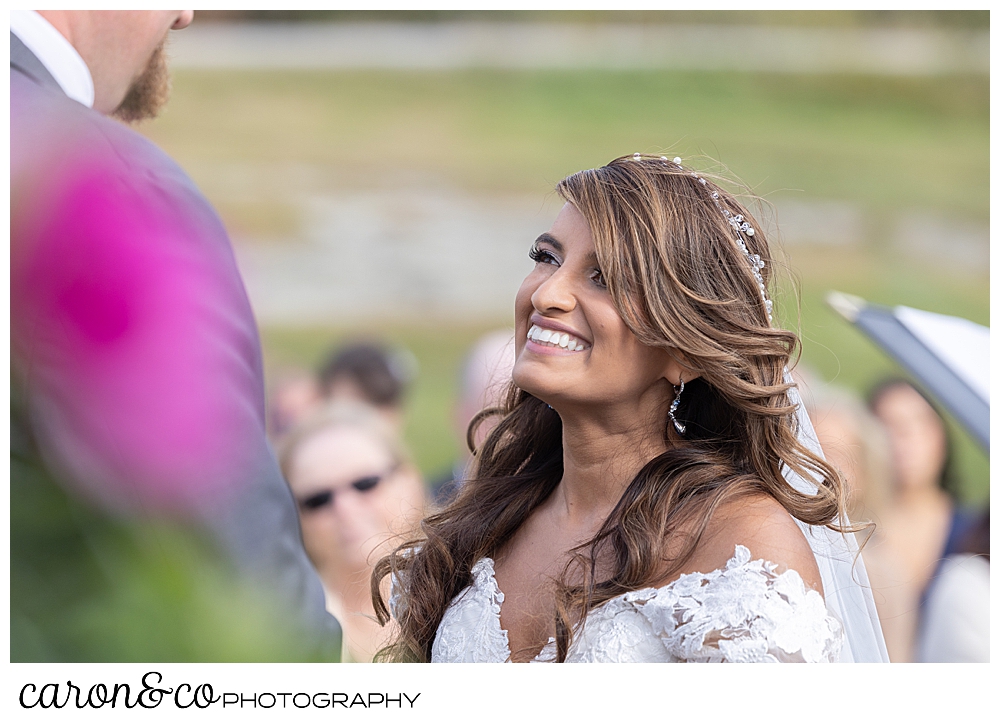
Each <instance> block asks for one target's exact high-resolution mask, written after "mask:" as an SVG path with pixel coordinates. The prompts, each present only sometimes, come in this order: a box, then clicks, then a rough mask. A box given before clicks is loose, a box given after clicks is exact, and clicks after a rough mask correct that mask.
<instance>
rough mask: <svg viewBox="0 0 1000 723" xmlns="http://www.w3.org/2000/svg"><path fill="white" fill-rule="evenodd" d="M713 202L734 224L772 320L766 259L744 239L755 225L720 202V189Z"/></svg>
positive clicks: (702, 181)
mask: <svg viewBox="0 0 1000 723" xmlns="http://www.w3.org/2000/svg"><path fill="white" fill-rule="evenodd" d="M632 160H635V161H641V160H642V154H641V153H634V154H633V155H632ZM660 160H662V161H666V162H667V163H669V162H670V160H669V159H668V158H667V157H666V156H660ZM673 162H674V164H675V165H677V166H678V167H680V166H681V159H680V158H679V157H678V158H674V161H673ZM691 175H692V176H693V177H694V178H696V179H698V183H700V184H701V185H703V186H707V185H708V181H706V180H705V179H704V178H702V177H701V176H699V175H698V174H697V173H692V174H691ZM712 203H714V204H715V207H716V208H717V209H719V211H720V212H721V213H722V215H723V216H725V217H726V220H727V221H728V222H729V225H730V226H732V227H733V229H734V230H735V231H736V243H737V244H739V247H740V250H741V251H743V255H744V256H746V257H747V263H749V264H750V272H751V273H752V274H753V277H754V279H755V280H756V281H757V290H758V291H759V292H760V298H761V299H762V300H763V302H764V309H765V310H766V311H767V320H768V321H772V311H773V310H774V303H773V302H772V301H771V300H770V299H769V298H767V288H766V287H765V286H764V277H763V275H761V273H760V272H761V271H762V270H763V269H764V266H765V263H764V260H763V259H762V258H761V257H760V254H753V253H750V248H749V247H748V246H747V243H746V240H745V239H744V235H746V236H748V237H749V236H753V235H754V230H753V227H752V226H751V225H750V224H749V223H748V222H747V221H745V220H744V219H743V214H736V215H735V216H734V215H733V214H732V213H731V212H730V211H729V209H728V208H723V207H722V204H721V203H719V192H718V191H712Z"/></svg>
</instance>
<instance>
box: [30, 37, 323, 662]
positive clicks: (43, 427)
mask: <svg viewBox="0 0 1000 723" xmlns="http://www.w3.org/2000/svg"><path fill="white" fill-rule="evenodd" d="M10 47H11V139H10V145H11V204H12V209H11V214H12V238H11V249H12V252H11V253H12V271H11V325H12V329H11V338H12V361H14V362H16V367H17V369H19V370H22V371H23V370H28V372H27V373H24V374H20V376H16V377H15V378H16V379H17V383H18V384H19V385H21V388H20V389H19V390H18V395H19V396H20V397H23V399H24V401H25V407H26V409H27V415H28V417H29V419H28V420H25V425H24V427H25V429H27V430H28V431H29V433H30V434H32V435H33V436H34V437H35V438H36V440H37V443H38V446H39V448H40V449H41V450H42V452H43V458H44V459H46V460H50V459H55V460H58V461H59V465H58V467H59V474H57V475H56V476H57V477H58V476H59V475H63V476H64V477H66V476H69V477H72V476H73V475H74V474H75V473H76V472H78V471H79V472H80V476H81V477H83V476H84V474H83V472H84V470H83V469H82V467H80V468H79V469H78V468H77V467H74V465H77V464H78V460H80V459H83V460H85V461H86V471H87V472H88V473H90V475H91V476H94V475H93V472H94V470H98V471H100V473H101V474H103V475H105V476H106V477H107V478H108V479H115V480H116V481H117V482H118V483H119V485H120V489H124V490H128V489H130V485H132V484H133V483H135V484H137V485H140V486H141V484H142V483H148V482H146V481H148V480H150V479H154V480H157V482H158V484H160V485H161V486H162V487H165V488H169V487H170V486H171V485H174V484H175V483H176V486H177V488H178V489H184V485H185V484H188V480H185V479H170V478H169V471H170V470H172V469H177V470H184V469H186V468H185V467H184V466H183V465H184V464H186V463H187V462H186V461H185V460H186V459H187V457H185V455H187V454H188V449H187V448H188V447H197V445H198V443H199V442H203V441H204V436H205V435H209V436H210V435H211V434H212V433H213V432H214V427H213V424H214V421H211V422H210V421H206V420H205V419H201V418H199V415H201V416H202V417H204V416H205V415H211V416H210V417H208V418H209V419H210V420H218V419H222V420H225V422H226V424H227V425H228V426H227V429H231V430H238V431H239V435H238V438H235V439H230V438H222V437H220V441H219V442H218V443H217V444H216V443H215V442H214V441H213V444H215V446H214V447H212V446H211V445H209V448H208V450H207V451H206V453H205V454H206V455H208V456H209V457H210V458H211V459H212V461H213V463H218V462H219V460H220V459H222V462H223V463H225V461H226V459H228V458H231V459H232V464H231V466H230V467H229V469H222V471H221V472H219V473H218V474H220V475H222V476H226V475H227V474H230V475H231V476H233V477H235V478H236V479H234V480H233V482H232V484H230V485H229V486H228V487H227V486H225V485H220V486H219V489H220V490H222V492H220V493H219V494H217V495H215V496H214V497H212V498H211V501H209V502H206V503H205V504H204V506H203V507H202V508H201V509H199V510H198V511H197V513H196V516H197V517H199V518H200V520H199V523H198V524H199V526H200V527H201V528H202V529H205V530H207V531H208V532H209V534H210V536H211V537H212V538H213V539H215V540H216V543H217V545H218V546H219V547H220V548H221V549H222V550H223V551H224V552H225V554H226V556H227V557H228V558H229V559H230V560H231V562H232V564H233V565H234V566H235V568H237V569H238V570H239V571H240V572H241V573H242V575H243V576H244V578H245V579H247V580H251V581H253V582H254V584H256V585H258V586H261V587H264V588H266V589H267V590H268V591H269V592H273V593H274V594H275V595H276V596H277V597H278V599H279V600H281V601H282V605H283V606H284V608H285V609H286V610H287V611H288V617H289V618H290V619H298V620H299V621H301V623H302V625H303V626H304V627H305V628H306V629H307V630H308V631H311V632H310V633H309V634H308V637H310V638H311V639H312V643H313V645H314V646H315V649H314V651H313V652H312V653H311V654H310V656H309V657H321V658H323V659H335V658H336V657H338V656H339V650H340V626H339V624H338V623H337V621H336V620H335V619H334V618H332V617H331V616H330V615H329V614H328V613H327V612H326V609H325V602H324V594H323V590H322V586H321V584H320V582H319V578H318V576H317V575H316V572H315V570H314V569H313V567H312V565H311V564H310V562H309V560H308V558H307V557H306V554H305V551H304V549H303V545H302V538H301V531H300V528H299V523H298V515H297V513H296V509H295V503H294V500H293V497H292V495H291V492H290V490H289V488H288V486H287V484H286V483H285V481H284V479H283V477H282V475H281V472H280V470H279V468H278V465H277V463H276V460H275V457H274V454H273V452H272V450H271V449H270V446H269V444H268V442H267V438H266V434H265V423H264V419H265V417H264V385H263V365H262V359H261V348H260V340H259V336H258V333H257V327H256V323H255V321H254V318H253V314H252V311H251V308H250V304H249V301H248V299H247V297H246V293H245V290H244V287H243V282H242V279H241V278H240V275H239V272H238V269H237V266H236V263H235V259H234V256H233V252H232V248H231V246H230V243H229V239H228V236H227V234H226V231H225V229H224V227H223V225H222V223H221V221H220V220H219V218H218V216H217V215H216V214H215V212H214V210H213V209H212V207H211V206H210V205H209V203H208V202H207V200H206V199H205V198H204V196H203V195H202V194H201V193H200V192H199V191H198V189H197V188H196V187H195V185H194V183H193V182H192V181H191V179H190V178H189V177H188V176H187V175H186V174H185V173H184V172H183V171H182V170H181V169H180V168H179V167H178V166H177V164H175V163H174V162H173V161H172V160H171V159H170V158H169V157H168V156H166V154H164V153H163V152H162V151H161V150H160V149H159V148H157V147H156V146H155V145H154V144H152V143H151V142H150V141H148V140H147V139H146V138H144V137H143V136H141V135H140V134H138V133H136V132H134V131H132V130H131V129H129V128H127V127H125V126H124V125H122V124H120V123H118V122H116V121H114V120H112V119H109V118H106V117H104V116H102V115H101V114H99V113H97V112H95V111H93V110H91V109H90V108H87V107H85V106H83V105H81V104H80V103H77V102H76V101H74V100H72V99H70V98H68V97H67V96H66V95H65V94H64V93H63V92H62V90H61V89H60V87H59V85H58V84H57V83H56V81H55V80H54V79H53V77H52V75H51V74H50V73H49V72H48V71H47V70H46V69H45V67H44V65H42V63H41V62H40V61H39V60H38V59H37V58H36V57H35V56H34V55H33V54H32V53H31V52H30V51H29V50H28V49H27V48H26V47H25V46H24V44H23V43H22V42H21V41H20V40H19V39H18V38H17V37H16V36H15V35H14V34H13V33H11V39H10ZM81 154H82V155H81ZM76 155H81V157H84V156H85V157H86V158H89V159H92V160H93V159H96V164H97V166H99V167H100V169H101V173H102V174H103V176H102V178H104V179H105V180H106V185H107V189H106V191H107V192H106V193H105V194H104V195H103V196H99V197H98V202H97V205H98V206H102V207H103V208H104V211H106V213H105V214H104V216H93V211H94V204H95V202H94V201H88V204H85V205H83V206H81V207H80V209H75V208H70V207H68V206H66V204H61V205H60V203H61V202H54V201H53V200H52V199H51V198H49V197H48V194H49V193H50V191H51V189H52V188H58V187H59V184H60V183H61V182H62V179H60V178H51V179H50V180H51V183H50V180H49V179H48V177H46V176H45V174H53V175H59V174H60V173H61V172H63V171H65V172H66V173H70V171H67V170H66V169H71V168H73V163H72V159H73V158H74V157H75V156H76ZM39 175H42V179H41V181H39V178H38V177H39ZM83 190H84V191H85V192H88V193H89V189H87V188H86V184H85V185H84V189H83ZM53 203H55V205H54V206H53V205H52V204H53ZM137 208H148V209H149V213H148V214H147V216H146V217H139V218H133V216H134V215H135V213H136V209H137ZM25 209H27V210H25ZM38 209H41V211H38ZM81 213H83V214H84V215H83V216H79V214H81ZM31 214H35V216H39V217H40V218H41V219H42V220H43V221H47V220H49V219H56V221H53V222H59V223H64V230H63V231H60V232H59V233H57V234H56V235H55V237H54V240H50V241H49V242H48V243H50V245H51V244H52V243H55V244H57V246H56V247H54V248H55V249H56V250H55V252H54V253H53V252H51V249H50V250H49V251H45V252H44V253H43V252H41V251H40V252H39V254H41V255H38V254H36V256H37V258H35V257H33V256H32V254H34V253H35V249H34V248H33V247H32V241H31V239H29V238H28V235H29V234H27V232H22V230H21V229H22V228H35V227H37V224H38V223H39V221H38V220H37V219H35V220H33V221H31V222H30V223H26V224H22V223H21V221H20V220H18V221H17V222H15V218H16V219H20V218H21V217H22V216H30V215H31ZM73 214H77V215H78V216H79V218H74V216H73ZM88 214H90V215H88ZM130 214H131V215H130ZM129 219H131V221H130V220H129ZM102 223H103V224H105V225H104V226H102V225H101V224H102ZM128 223H132V228H141V229H142V230H143V233H142V234H141V235H142V236H143V238H141V243H135V244H132V243H131V241H132V240H133V239H127V238H126V239H122V238H119V237H120V236H121V233H122V229H123V228H126V225H127V224H128ZM32 224H34V225H32ZM137 224H138V225H137ZM75 234H78V235H79V238H74V235H75ZM58 244H65V245H64V246H58ZM116 244H117V245H116ZM77 249H86V250H85V251H80V252H79V253H81V254H85V256H84V257H82V258H81V259H80V260H79V263H77V262H71V261H69V260H67V261H65V263H64V259H67V257H72V256H73V254H74V253H76V250H77ZM122 249H124V250H125V251H126V252H128V253H129V254H132V253H134V254H135V259H136V262H135V263H134V264H133V265H132V266H129V265H127V263H126V261H127V259H125V260H121V256H120V253H121V251H122ZM46 253H47V254H48V255H45V254H46ZM105 253H106V257H107V259H108V260H109V261H108V262H107V263H100V262H99V259H100V258H101V257H102V254H105ZM22 257H24V258H26V259H27V261H24V260H23V259H22ZM119 260H121V265H120V266H116V265H115V264H116V263H118V262H119ZM74 263H76V265H75V266H74V265H73V264H74ZM81 269H84V271H82V272H81ZM133 269H134V270H135V271H134V273H133ZM144 269H145V271H144ZM149 269H153V270H154V271H155V272H156V275H155V276H154V277H149V276H148V273H147V271H148V270H149ZM74 274H75V276H74ZM81 274H82V275H81ZM130 274H132V276H130ZM143 274H146V275H145V276H143ZM149 278H153V279H154V281H155V282H156V283H150V281H149ZM81 283H82V284H84V285H86V284H92V285H93V286H94V288H96V289H97V291H98V293H99V294H119V295H121V294H125V295H126V297H127V294H133V293H134V294H140V295H141V298H140V297H138V296H137V297H136V299H138V301H136V303H135V304H132V306H130V307H129V308H128V315H127V322H128V324H129V327H128V328H129V330H134V331H135V332H136V338H139V339H141V343H142V344H143V345H144V346H142V347H141V348H140V349H139V351H138V352H137V351H135V345H133V347H131V348H126V347H123V350H122V352H121V353H120V354H118V353H117V352H116V351H115V349H116V347H113V346H109V345H107V344H105V345H103V346H101V347H100V348H99V349H98V350H97V351H94V352H93V353H91V352H92V351H93V350H92V349H91V347H88V346H86V345H85V344H84V345H83V346H81V345H80V344H81V342H80V341H79V337H78V336H73V333H74V332H73V329H72V327H73V325H74V324H77V323H78V322H80V318H79V317H80V314H81V313H91V312H93V308H94V307H93V305H91V306H89V307H86V308H85V310H84V311H82V312H81V311H80V308H84V307H79V306H77V307H76V308H74V309H69V310H66V314H67V315H66V316H64V317H61V316H60V314H62V307H61V306H59V303H57V302H59V300H60V299H64V298H65V296H66V294H67V293H70V292H73V290H74V289H78V288H79V287H80V284H81ZM60 284H62V286H59V285H60ZM67 290H68V291H67ZM73 293H76V292H73ZM126 297H123V298H125V302H128V303H131V301H130V300H131V298H132V297H127V298H126ZM88 298H89V297H88ZM101 298H104V297H101ZM115 298H117V297H115ZM98 301H100V299H98ZM140 302H141V303H140ZM102 303H103V302H102ZM156 309H161V310H162V309H169V310H173V311H175V312H176V313H175V314H174V315H173V316H171V317H170V318H171V319H172V323H174V326H175V327H176V328H174V330H173V331H170V329H168V328H167V326H166V325H165V324H164V323H161V319H162V314H161V315H160V316H157V315H156V314H157V313H160V312H156V311H155V310H156ZM149 310H152V311H149ZM147 311H148V313H147ZM94 313H97V312H94ZM99 316H100V314H99V313H98V317H99ZM105 316H106V315H105ZM112 316H113V315H112ZM85 322H86V323H85V324H84V325H83V326H82V327H81V328H83V329H84V331H87V330H91V331H93V330H94V329H96V332H97V333H98V334H104V335H105V337H106V336H107V330H108V328H109V327H108V326H107V324H108V323H112V322H114V319H113V318H112V319H111V322H109V321H108V319H107V318H103V317H101V318H90V319H88V320H85ZM87 324H89V326H87ZM95 324H96V326H95ZM170 334H174V336H170ZM101 339H104V337H101ZM184 345H186V346H184ZM178 346H184V349H185V350H186V351H183V352H178V354H180V355H181V356H179V357H178V359H180V362H179V363H180V364H181V365H182V368H183V373H181V372H178V371H177V368H176V366H175V367H174V368H170V367H164V365H162V364H158V363H157V362H158V359H157V354H161V356H162V354H170V353H172V352H173V351H175V350H176V349H177V347H178ZM129 354H132V356H129ZM88 355H90V356H88ZM144 355H145V356H144ZM88 359H90V362H88ZM94 360H96V361H94ZM91 362H93V363H91ZM108 369H113V370H114V373H113V374H110V375H109V373H108V371H107V370H108ZM123 390H124V392H123ZM192 390H201V391H199V392H198V394H197V395H193V392H192ZM185 394H189V395H193V396H191V397H190V401H191V408H190V409H188V410H185V409H184V408H180V409H177V400H178V399H181V400H185V399H187V397H185V396H184V395H185ZM185 403H186V402H185ZM130 405H132V408H130ZM143 405H145V406H143ZM171 405H173V406H171ZM181 407H183V404H182V405H181ZM161 410H167V411H168V412H170V414H161V413H160V412H161ZM174 412H176V414H174ZM203 412H204V414H203ZM12 414H13V412H12ZM171 414H174V416H173V417H171V416H170V415H171ZM136 419H139V420H142V422H141V424H140V425H136V424H133V423H132V422H133V420H136ZM172 419H173V421H171V420H172ZM39 420H42V422H41V423H40V422H39ZM178 420H179V421H178ZM206 424H207V425H208V426H206V427H205V430H206V432H205V434H204V435H202V438H201V439H199V438H192V439H191V441H190V444H188V443H184V444H183V445H181V444H180V443H178V447H177V449H176V450H172V449H171V448H170V446H169V445H170V441H169V440H171V439H175V438H177V439H181V438H183V434H184V433H186V432H188V431H189V429H190V428H195V429H197V428H199V426H198V425H206ZM146 425H148V429H147V428H146ZM171 425H172V426H171ZM137 426H141V427H143V428H142V429H139V430H137V429H136V427H137ZM53 430H55V431H53ZM143 435H144V436H143ZM178 435H180V436H178ZM230 436H232V435H230ZM67 440H69V441H70V442H72V444H69V443H68V442H67ZM136 440H138V441H136ZM147 442H148V444H147ZM144 444H147V447H148V448H149V449H153V450H155V451H156V453H157V454H158V455H159V456H158V457H157V456H153V455H151V454H150V455H147V454H146V453H145V451H144V450H145V449H146V447H144V446H143V445H144ZM219 445H223V447H224V449H223V451H222V452H220V451H219V450H220V449H222V447H219ZM182 447H183V448H182ZM67 449H69V450H71V452H67ZM174 452H176V454H174ZM144 455H145V456H144ZM223 455H229V457H228V458H227V457H224V456H223ZM178 460H180V461H178ZM171 465H174V466H171ZM213 469H214V468H213ZM220 469H221V468H220ZM164 470H167V472H164ZM181 474H182V472H178V475H181ZM164 475H167V476H164ZM207 481H208V482H211V481H212V480H211V479H208V480H207ZM153 492H154V493H155V492H156V490H153ZM140 502H141V501H140Z"/></svg>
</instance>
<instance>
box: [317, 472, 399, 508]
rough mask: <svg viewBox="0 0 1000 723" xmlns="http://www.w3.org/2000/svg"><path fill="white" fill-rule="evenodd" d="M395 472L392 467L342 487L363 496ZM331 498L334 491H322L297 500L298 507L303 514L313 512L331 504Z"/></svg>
mask: <svg viewBox="0 0 1000 723" xmlns="http://www.w3.org/2000/svg"><path fill="white" fill-rule="evenodd" d="M395 471H396V468H395V467H393V468H392V469H391V470H389V471H388V472H385V473H384V474H373V475H368V476H367V477H361V478H360V479H356V480H354V481H353V482H351V483H350V484H346V485H344V487H353V488H354V489H355V490H356V491H358V492H361V493H362V494H365V493H367V492H371V491H372V490H373V489H375V488H376V487H377V486H378V483H379V482H381V481H382V480H384V479H385V478H386V477H388V476H389V475H391V474H392V473H393V472H395ZM333 496H334V490H323V491H322V492H316V493H314V494H311V495H309V496H308V497H301V498H299V507H300V508H301V509H302V511H303V512H312V511H314V510H318V509H321V508H323V507H326V506H327V505H330V504H333Z"/></svg>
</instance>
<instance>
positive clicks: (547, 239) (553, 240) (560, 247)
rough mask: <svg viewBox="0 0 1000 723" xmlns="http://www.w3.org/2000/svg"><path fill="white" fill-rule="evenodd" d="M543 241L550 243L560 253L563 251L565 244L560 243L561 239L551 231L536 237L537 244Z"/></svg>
mask: <svg viewBox="0 0 1000 723" xmlns="http://www.w3.org/2000/svg"><path fill="white" fill-rule="evenodd" d="M541 243H546V244H548V245H549V246H551V247H552V248H554V249H555V250H556V251H557V252H559V253H562V252H563V245H562V244H561V243H559V240H558V239H557V238H556V237H555V236H553V235H552V234H550V233H543V234H542V235H541V236H539V237H538V238H536V239H535V246H537V245H538V244H541Z"/></svg>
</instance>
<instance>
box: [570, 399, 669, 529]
mask: <svg viewBox="0 0 1000 723" xmlns="http://www.w3.org/2000/svg"><path fill="white" fill-rule="evenodd" d="M638 418H640V417H638V416H635V417H632V418H631V419H622V420H620V421H616V420H614V419H608V418H607V417H604V418H600V419H597V418H594V417H591V416H584V415H579V416H577V415H570V414H564V415H563V477H562V481H561V482H560V484H559V488H558V489H557V495H556V498H557V500H558V503H559V505H560V507H561V510H560V511H561V512H562V513H563V514H565V515H566V516H567V518H568V519H570V520H578V521H580V522H581V523H583V522H585V521H587V520H601V521H603V520H604V519H605V518H606V517H607V516H608V514H609V513H610V512H611V510H612V509H613V508H614V506H615V505H616V504H617V503H618V500H619V499H620V498H621V496H622V493H623V492H624V491H625V489H626V488H627V487H628V486H629V484H630V483H631V482H632V480H633V479H634V478H635V475H636V474H637V473H638V472H639V470H640V469H642V468H643V467H644V466H645V465H646V463H647V462H649V461H650V460H651V459H653V458H654V457H656V456H658V455H659V454H661V453H663V452H664V451H666V445H665V443H664V441H663V433H662V430H660V429H657V426H658V425H657V424H656V423H655V422H651V423H648V424H636V421H635V420H636V419H638Z"/></svg>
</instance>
